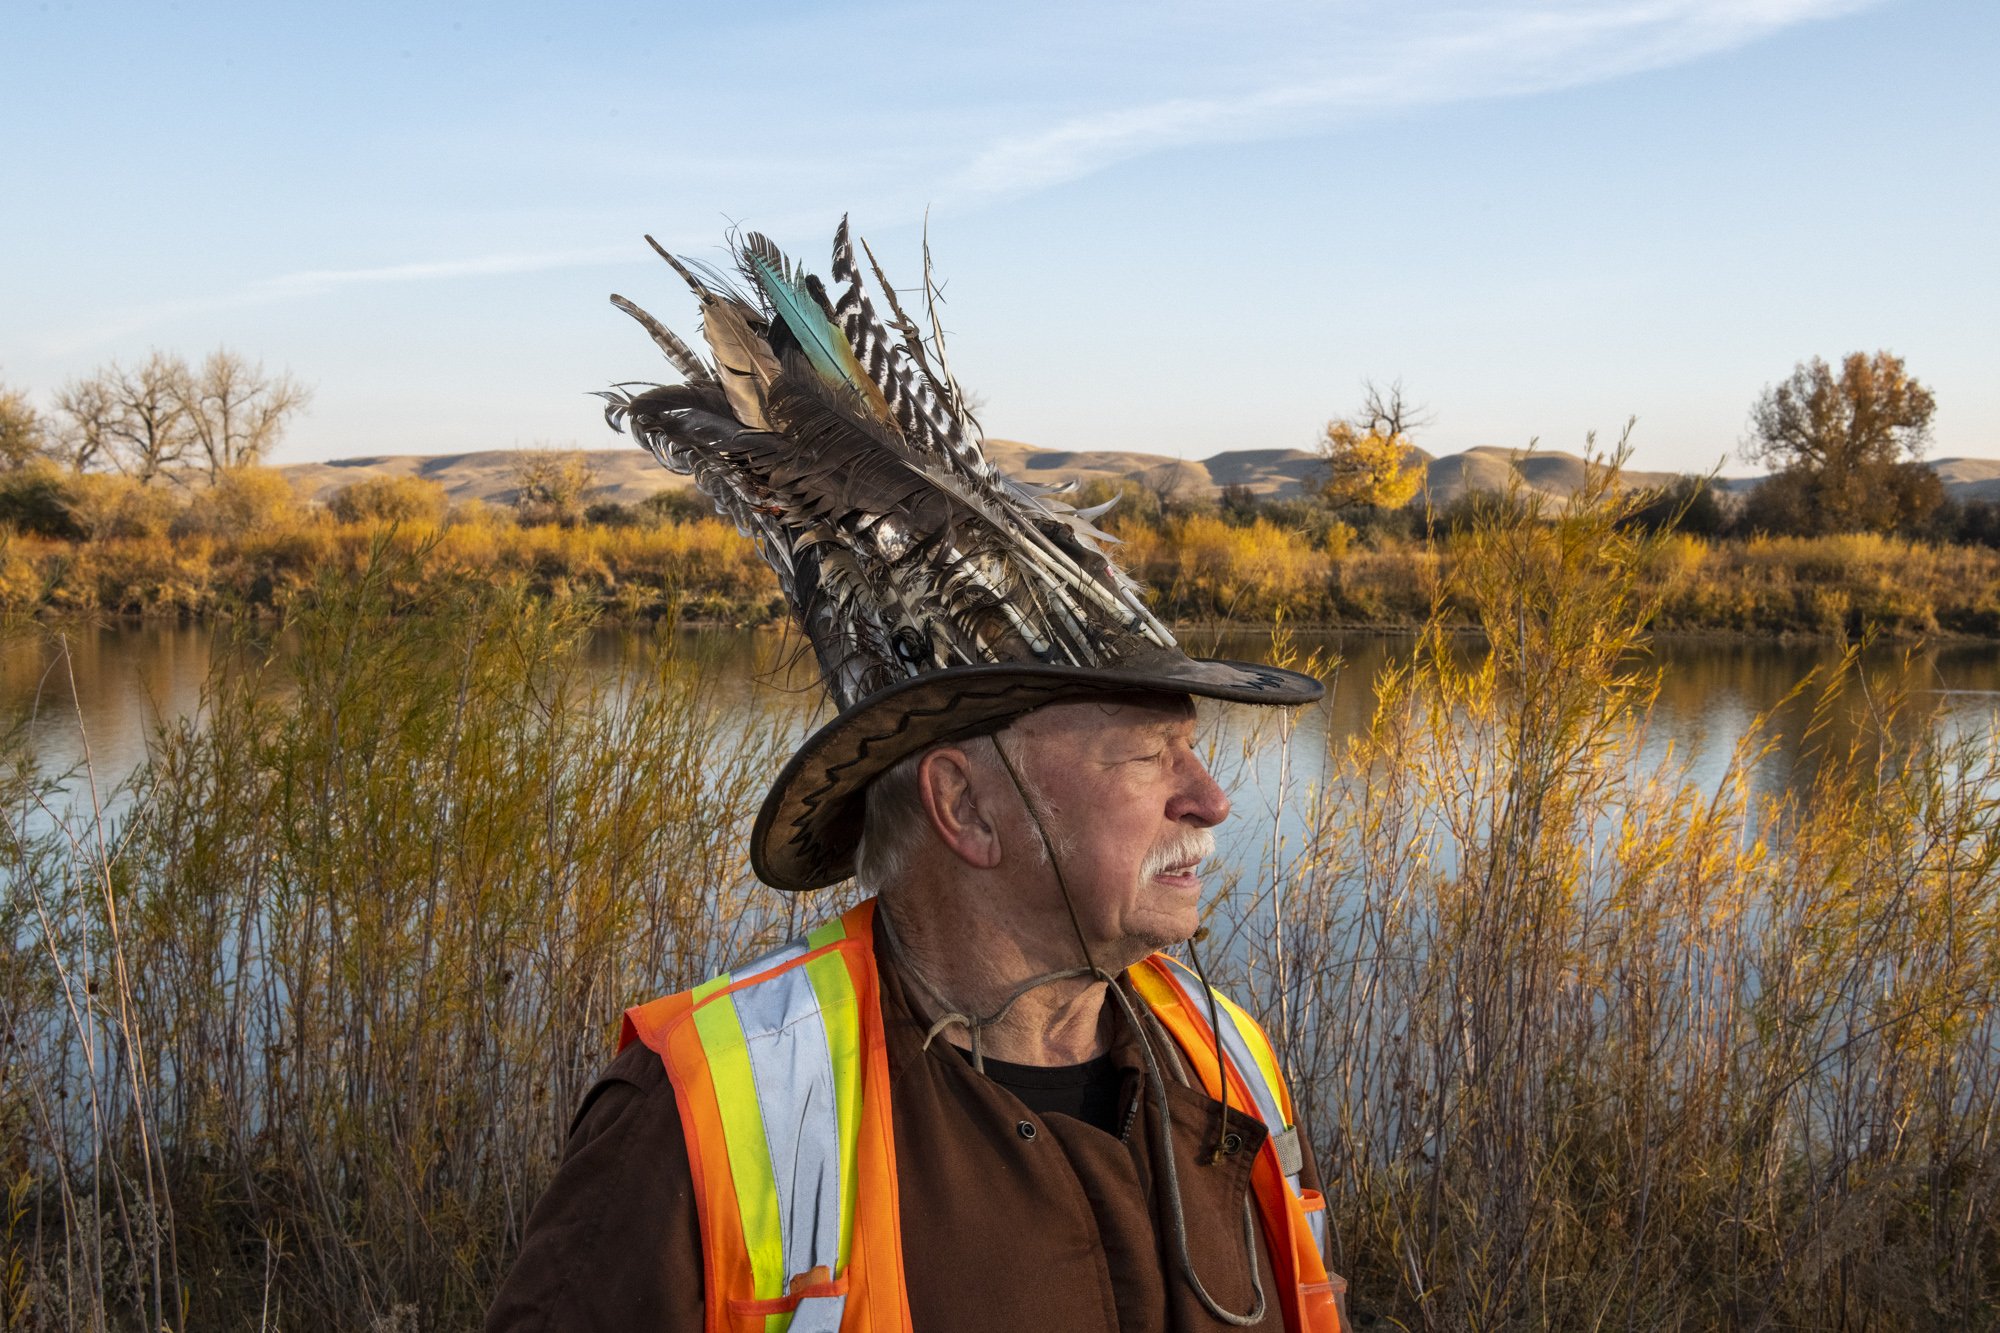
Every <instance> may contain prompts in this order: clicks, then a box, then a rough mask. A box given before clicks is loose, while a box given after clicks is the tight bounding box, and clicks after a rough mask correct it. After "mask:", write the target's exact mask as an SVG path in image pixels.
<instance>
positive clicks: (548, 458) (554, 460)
mask: <svg viewBox="0 0 2000 1333" xmlns="http://www.w3.org/2000/svg"><path fill="white" fill-rule="evenodd" d="M596 484H597V470H596V469H595V468H593V467H592V466H591V465H590V459H589V458H588V457H587V456H586V455H585V454H584V453H583V451H582V450H580V449H570V450H558V449H549V448H545V447H537V448H534V449H526V450H523V451H522V452H521V453H520V455H519V456H518V457H517V458H516V459H515V460H514V510H515V513H516V514H517V515H518V516H519V518H520V520H521V522H523V523H530V524H535V523H557V524H561V525H562V526H563V527H566V528H569V527H575V526H576V525H577V524H578V523H579V522H581V521H582V519H583V510H584V502H585V499H586V498H587V497H588V495H589V493H590V488H591V487H593V486H595V485H596Z"/></svg>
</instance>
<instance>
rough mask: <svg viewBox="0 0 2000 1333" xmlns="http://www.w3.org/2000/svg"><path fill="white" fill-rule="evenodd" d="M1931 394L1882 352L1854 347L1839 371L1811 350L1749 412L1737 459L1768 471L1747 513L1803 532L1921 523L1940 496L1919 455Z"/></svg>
mask: <svg viewBox="0 0 2000 1333" xmlns="http://www.w3.org/2000/svg"><path fill="white" fill-rule="evenodd" d="M1936 410H1937V400H1936V399H1935V398H1934V397H1933V396H1932V394H1931V391H1930V390H1929V389H1927V388H1925V387H1924V386H1923V385H1922V384H1920V383H1918V382H1917V380H1916V379H1915V378H1913V377H1912V376H1911V375H1910V373H1909V371H1908V370H1907V369H1906V368H1905V367H1904V365H1903V361H1902V358H1901V357H1898V356H1894V355H1891V354H1890V353H1888V352H1875V353H1873V354H1870V353H1866V352H1852V353H1849V354H1848V356H1847V357H1846V358H1845V359H1844V360H1842V362H1841V363H1840V368H1839V370H1838V371H1836V370H1835V369H1834V368H1833V367H1832V366H1829V365H1828V364H1827V363H1826V362H1824V361H1822V360H1820V359H1819V358H1818V357H1814V358H1813V359H1812V360H1810V361H1805V362H1801V363H1800V364H1799V365H1798V366H1797V367H1796V368H1795V369H1794V370H1793V371H1792V374H1791V376H1790V378H1788V379H1786V380H1785V381H1784V382H1783V383H1781V384H1778V385H1775V386H1773V387H1771V388H1769V389H1766V390H1765V391H1764V395H1763V397H1761V398H1759V399H1758V400H1757V403H1756V405H1755V406H1754V407H1752V408H1751V411H1750V436H1749V438H1748V439H1747V440H1746V441H1745V443H1744V446H1743V454H1744V457H1746V458H1747V459H1749V460H1751V461H1752V462H1757V463H1762V464H1764V465H1765V466H1767V467H1769V468H1770V469H1771V475H1770V477H1769V478H1768V479H1767V480H1766V481H1765V482H1764V483H1763V484H1762V485H1761V486H1759V487H1758V488H1757V491H1756V492H1754V493H1753V494H1752V496H1751V499H1750V503H1749V505H1748V507H1747V510H1746V514H1745V517H1746V519H1747V520H1749V521H1750V522H1751V523H1753V524H1754V525H1755V526H1760V527H1763V528H1765V529H1767V530H1773V531H1792V532H1799V533H1805V534H1815V533H1827V532H1854V531H1861V530H1865V531H1875V532H1885V531H1889V530H1892V529H1895V528H1899V527H1905V526H1908V525H1910V524H1913V523H1918V522H1921V521H1922V520H1923V519H1924V518H1926V517H1928V516H1929V514H1930V512H1931V511H1932V510H1934V509H1936V508H1937V506H1938V504H1939V503H1940V502H1941V500H1942V499H1943V488H1942V485H1941V483H1939V481H1938V479H1937V477H1936V474H1934V473H1933V472H1932V471H1931V470H1930V469H1929V468H1927V467H1925V466H1924V465H1923V464H1922V463H1921V462H1920V461H1919V460H1920V459H1921V458H1922V456H1923V452H1924V449H1925V448H1926V446H1928V445H1929V443H1930V431H1931V416H1932V414H1933V413H1934V412H1935V411H1936Z"/></svg>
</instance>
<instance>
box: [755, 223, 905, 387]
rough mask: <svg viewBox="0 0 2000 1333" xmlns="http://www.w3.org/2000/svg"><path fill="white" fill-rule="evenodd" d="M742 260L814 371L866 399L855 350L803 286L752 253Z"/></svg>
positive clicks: (765, 258) (763, 256)
mask: <svg viewBox="0 0 2000 1333" xmlns="http://www.w3.org/2000/svg"><path fill="white" fill-rule="evenodd" d="M744 258H745V260H746V261H747V263H748V266H749V269H750V272H751V273H752V274H753V275H755V277H756V279H757V285H758V286H759V287H761V288H763V289H764V295H765V297H766V298H767V299H768V300H769V301H770V302H771V308H772V309H773V310H775V311H777V312H778V317H779V318H780V319H782V320H784V321H785V327H786V328H788V329H790V330H791V331H792V336H793V337H795V338H797V339H798V340H799V347H800V349H801V350H802V351H804V352H805V354H806V359H807V360H808V361H810V362H812V366H813V369H814V370H817V371H818V372H819V373H820V374H821V375H823V376H825V377H826V379H827V380H828V381H829V382H831V383H834V384H847V385H850V386H852V387H853V389H854V391H855V392H856V393H859V394H861V395H862V396H863V398H867V397H868V396H869V394H868V389H867V388H864V387H863V386H864V385H866V384H867V383H868V381H867V377H866V376H865V375H863V374H862V372H861V363H860V362H859V361H857V360H856V359H855V356H854V349H853V348H852V347H850V346H848V343H847V335H846V334H844V333H842V332H841V331H840V328H839V326H838V325H836V324H835V323H834V322H833V321H832V320H831V319H829V318H828V317H827V314H826V312H825V311H824V310H821V309H820V307H819V302H817V301H815V300H813V298H812V293H810V292H808V291H807V290H806V289H805V284H804V283H801V282H795V281H793V280H792V279H791V278H790V277H789V276H788V275H787V274H785V273H783V272H782V271H780V269H779V268H778V266H777V265H776V264H774V263H773V262H772V261H771V260H770V259H769V258H768V257H766V256H765V255H762V254H757V253H751V254H748V255H746V256H744ZM869 387H873V386H872V385H871V386H869Z"/></svg>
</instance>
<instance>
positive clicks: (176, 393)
mask: <svg viewBox="0 0 2000 1333" xmlns="http://www.w3.org/2000/svg"><path fill="white" fill-rule="evenodd" d="M187 375H188V369H187V363H186V362H185V361H183V360H181V358H179V357H177V356H168V355H167V354H165V353H164V352H154V353H153V354H152V355H151V356H149V357H147V358H146V360H145V362H144V364H142V365H140V366H139V367H138V368H137V369H134V370H127V369H125V368H124V367H122V366H120V365H119V364H118V363H117V362H115V361H114V362H112V363H111V364H110V365H109V366H106V367H105V368H104V369H102V370H99V371H97V372H96V373H95V374H92V375H86V376H84V377H82V378H80V379H73V380H71V381H70V382H69V383H68V384H65V385H64V386H63V387H62V388H61V389H60V390H59V391H57V393H56V411H57V413H59V414H60V420H61V424H60V427H59V438H60V442H61V445H62V452H63V454H64V456H65V457H67V458H68V460H69V462H70V464H71V466H73V467H75V468H76V469H77V470H78V471H82V470H84V469H85V468H89V467H93V466H96V465H98V464H109V465H110V466H112V467H114V468H116V469H117V470H118V471H120V472H122V473H124V474H125V475H126V476H128V477H132V478H134V479H135V480H138V481H141V482H151V481H152V480H154V479H155V478H156V477H158V476H160V474H161V473H163V472H165V471H166V470H167V469H168V468H170V467H172V466H173V465H174V464H176V463H178V462H180V461H181V460H182V458H184V457H185V456H186V454H187V451H188V448H189V446H190V445H192V444H193V443H194V441H195V435H194V431H193V428H192V426H191V424H190V422H189V420H188V414H187V408H186V405H185V402H184V398H185V385H186V381H187Z"/></svg>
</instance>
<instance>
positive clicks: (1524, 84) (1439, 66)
mask: <svg viewBox="0 0 2000 1333" xmlns="http://www.w3.org/2000/svg"><path fill="white" fill-rule="evenodd" d="M1876 3H1880V0H1611V2H1607V0H1571V2H1570V3H1538V4H1520V3H1512V4H1493V5H1489V6H1485V7H1482V8H1477V9H1470V10H1466V9H1453V10H1448V11H1444V12H1438V11H1431V12H1429V13H1425V12H1423V11H1422V10H1420V9H1414V8H1405V9H1401V10H1400V11H1399V12H1398V14H1397V17H1395V18H1391V16H1390V15H1389V14H1384V13H1380V12H1379V11H1378V14H1377V17H1378V18H1379V19H1380V20H1381V21H1382V23H1383V24H1385V25H1386V24H1393V25H1397V26H1399V27H1400V31H1395V30H1391V31H1388V32H1386V33H1383V32H1356V33H1352V34H1315V38H1316V39H1317V41H1319V42H1322V43H1324V44H1325V45H1327V46H1329V47H1334V48H1336V49H1341V50H1342V51H1343V58H1342V59H1341V60H1340V61H1339V63H1338V64H1337V65H1331V64H1330V65H1329V67H1328V68H1327V69H1326V70H1325V71H1324V72H1323V73H1321V74H1318V75H1316V76H1309V77H1305V78H1296V77H1295V78H1292V79H1289V80H1285V81H1280V82H1274V83H1272V84H1270V85H1268V86H1264V87H1253V88H1250V89H1247V90H1242V91H1237V92H1234V93H1231V94H1229V95H1221V96H1197V97H1173V98H1164V99H1161V100H1158V101H1151V102H1142V103H1136V104H1132V105H1126V106H1117V107H1109V108H1105V109H1103V110H1099V111H1095V112H1091V113H1088V114H1085V115H1081V116H1075V117H1072V118H1069V119H1066V120H1063V121H1061V122H1059V123H1056V124H1053V125H1049V126H1047V127H1044V128H1040V129H1035V130H1031V131H1029V132H1027V133H1019V134H1010V135H1007V136H1004V137H1001V138H998V139H996V140H993V141H992V142H990V143H988V144H987V145H986V147H985V148H984V149H982V150H981V151H980V152H979V153H978V154H977V155H976V156H974V157H973V158H972V160H971V161H969V162H967V163H966V164H965V165H964V166H963V167H961V168H959V169H958V170H957V171H955V172H953V173H952V174H951V175H950V176H949V178H948V180H947V182H946V185H945V187H944V191H943V194H944V198H945V200H946V201H949V202H950V203H953V204H957V205H960V206H964V205H968V204H974V203H977V202H978V201H981V200H984V199H989V198H992V197H996V196H1008V195H1020V194H1027V193H1031V192H1033V191H1036V190H1041V189H1047V188H1049V187H1051V186H1055V185H1060V184H1063V183H1064V182H1067V181H1072V180H1076V179H1079V178H1081V177H1083V176H1087V175H1090V174H1091V173H1093V172H1096V171H1101V170H1103V169H1104V168H1106V167H1109V166H1112V165H1114V164H1115V163H1118V162H1121V161H1125V160H1128V159H1131V158H1135V157H1140V156H1143V155H1145V154H1148V153H1153V152H1158V151H1161V150H1164V149H1171V148H1177V147H1182V146H1187V145H1192V144H1202V143H1218V142H1225V143H1226V142H1247V141H1250V140H1255V139H1263V138H1272V137H1278V136H1285V135H1294V134H1299V133H1302V132H1305V131H1310V130H1318V129H1324V128H1327V127H1329V126H1332V125H1337V124H1339V123H1341V122H1342V121H1345V120H1352V119H1357V118H1359V117H1362V116H1366V115H1372V114H1379V113H1381V112H1384V111H1393V110H1398V109H1403V108H1409V107H1415V106H1423V105H1435V104H1440V103H1445V102H1454V101H1466V100H1474V99H1481V98H1493V97H1518V96H1525V95H1530V94H1534V93H1542V92H1554V91H1557V90H1560V89H1564V88H1572V87H1577V86H1580V85H1584V84H1590V83H1600V82H1604V81H1606V80H1609V79H1615V78H1619V77H1623V76H1626V75H1631V74H1636V73H1640V72H1643V71H1646V70H1652V69H1661V68H1665V67H1667V66H1671V65H1676V64H1681V63H1684V62H1687V61H1690V60H1695V59H1699V58H1701V57H1704V56H1711V55H1716V54H1720V53H1722V52H1726V51H1729V50H1733V49H1735V48H1737V47H1740V46H1743V45H1746V44H1747V43H1750V42H1753V41H1756V40H1758V39H1760V38H1763V37H1767V36H1769V35H1771V34H1773V33H1776V32H1778V31H1780V30H1782V29H1785V28H1789V27H1793V26H1795V25H1798V24H1801V23H1806V22H1810V21H1813V20H1816V19H1824V18H1830V17H1833V16H1836V15H1839V14H1845V13H1850V12H1852V11H1855V10H1858V9H1863V8H1866V7H1868V6H1870V5H1872V4H1876ZM1274 54H1275V53H1274Z"/></svg>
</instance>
